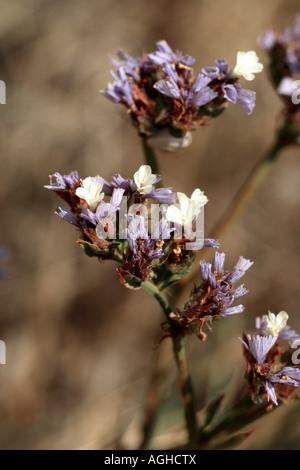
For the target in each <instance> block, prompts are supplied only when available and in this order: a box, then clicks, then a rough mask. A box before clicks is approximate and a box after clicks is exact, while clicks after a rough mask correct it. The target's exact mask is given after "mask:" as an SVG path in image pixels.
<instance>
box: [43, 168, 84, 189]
mask: <svg viewBox="0 0 300 470" xmlns="http://www.w3.org/2000/svg"><path fill="white" fill-rule="evenodd" d="M49 178H50V184H49V185H46V186H45V188H47V189H51V190H52V191H68V190H69V189H70V188H73V186H74V185H75V184H76V183H77V182H78V181H79V176H78V173H77V171H72V172H71V173H70V174H69V175H61V174H60V173H58V172H56V173H54V174H53V175H49Z"/></svg>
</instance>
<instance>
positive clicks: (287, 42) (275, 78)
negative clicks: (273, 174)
mask: <svg viewBox="0 0 300 470" xmlns="http://www.w3.org/2000/svg"><path fill="white" fill-rule="evenodd" d="M299 31H300V16H298V17H297V18H296V20H295V22H294V24H293V25H292V26H291V27H288V28H286V29H285V30H284V31H283V33H279V32H277V31H275V30H269V31H266V32H265V33H264V34H263V35H262V36H261V37H260V38H259V43H260V45H261V46H262V47H264V48H265V49H266V50H267V52H268V55H269V58H270V64H269V71H270V77H271V81H272V84H273V86H274V88H275V89H276V91H277V93H278V95H279V96H280V97H281V100H282V102H283V103H284V105H285V126H284V129H283V132H282V134H283V136H282V138H283V140H284V143H285V144H288V143H291V144H294V143H296V144H299V141H300V127H299V106H298V104H299V96H300V82H299V80H300V34H299Z"/></svg>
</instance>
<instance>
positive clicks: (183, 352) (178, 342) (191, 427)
mask: <svg viewBox="0 0 300 470" xmlns="http://www.w3.org/2000/svg"><path fill="white" fill-rule="evenodd" d="M173 349H174V355H175V359H176V363H177V368H178V376H179V385H180V390H181V397H182V401H183V405H184V414H185V421H186V425H187V429H188V433H189V446H191V447H193V445H194V444H195V443H196V440H197V421H196V410H195V399H194V391H193V385H192V380H191V371H190V360H189V356H188V352H187V344H186V337H185V336H184V337H180V336H179V337H177V338H173Z"/></svg>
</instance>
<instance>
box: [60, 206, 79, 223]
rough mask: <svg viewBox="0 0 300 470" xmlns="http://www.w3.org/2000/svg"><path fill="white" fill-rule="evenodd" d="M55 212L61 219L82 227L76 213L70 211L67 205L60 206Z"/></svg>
mask: <svg viewBox="0 0 300 470" xmlns="http://www.w3.org/2000/svg"><path fill="white" fill-rule="evenodd" d="M55 214H57V215H58V216H59V217H60V218H61V219H63V220H64V221H65V222H68V223H69V224H72V225H75V227H79V228H80V224H79V222H78V220H77V218H76V216H75V215H74V214H72V212H70V211H69V210H68V209H66V208H65V207H62V206H61V207H58V208H57V209H56V211H55Z"/></svg>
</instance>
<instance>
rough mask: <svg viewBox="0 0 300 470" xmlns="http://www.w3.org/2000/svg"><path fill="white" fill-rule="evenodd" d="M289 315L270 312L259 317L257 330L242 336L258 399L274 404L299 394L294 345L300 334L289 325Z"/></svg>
mask: <svg viewBox="0 0 300 470" xmlns="http://www.w3.org/2000/svg"><path fill="white" fill-rule="evenodd" d="M288 318H289V316H288V314H287V313H286V312H284V311H281V312H279V313H278V315H275V314H274V313H272V312H269V313H268V315H264V316H263V317H262V318H257V319H256V332H255V334H254V335H249V334H248V335H244V337H243V339H242V340H241V341H242V343H243V348H244V355H245V357H246V360H247V379H248V382H249V387H250V391H251V398H252V400H253V401H254V402H255V403H261V402H264V401H268V402H271V403H270V405H271V407H272V406H273V404H275V405H278V400H281V401H284V402H290V401H292V399H293V398H294V397H295V395H296V394H297V391H298V388H299V384H300V369H299V367H298V366H296V365H295V364H293V360H292V358H293V349H292V345H293V342H294V341H296V340H298V341H299V339H300V336H299V335H298V334H297V333H296V332H295V330H293V329H291V327H289V326H288V325H287V321H288ZM284 340H285V341H284ZM298 344H299V343H298Z"/></svg>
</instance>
